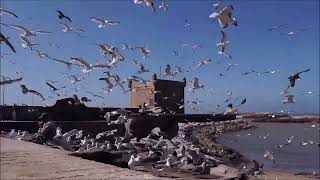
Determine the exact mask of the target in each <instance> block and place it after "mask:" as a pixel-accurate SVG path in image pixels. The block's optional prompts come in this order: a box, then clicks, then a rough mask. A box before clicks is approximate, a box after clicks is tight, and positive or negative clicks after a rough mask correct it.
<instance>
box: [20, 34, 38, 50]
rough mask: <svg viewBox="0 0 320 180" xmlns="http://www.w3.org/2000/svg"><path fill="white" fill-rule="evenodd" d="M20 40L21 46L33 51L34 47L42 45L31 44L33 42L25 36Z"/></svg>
mask: <svg viewBox="0 0 320 180" xmlns="http://www.w3.org/2000/svg"><path fill="white" fill-rule="evenodd" d="M20 39H21V41H22V44H21V46H22V47H23V48H30V49H31V50H32V47H33V46H36V45H40V44H37V43H31V41H30V40H29V39H28V38H26V37H24V36H20Z"/></svg>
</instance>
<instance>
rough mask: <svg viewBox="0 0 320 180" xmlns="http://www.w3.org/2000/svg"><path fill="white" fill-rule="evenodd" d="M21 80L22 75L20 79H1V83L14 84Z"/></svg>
mask: <svg viewBox="0 0 320 180" xmlns="http://www.w3.org/2000/svg"><path fill="white" fill-rule="evenodd" d="M21 80H22V77H21V78H18V79H11V80H4V81H0V85H6V84H12V83H15V82H18V81H21Z"/></svg>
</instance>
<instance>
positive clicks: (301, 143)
mask: <svg viewBox="0 0 320 180" xmlns="http://www.w3.org/2000/svg"><path fill="white" fill-rule="evenodd" d="M300 145H301V146H306V145H308V143H307V142H304V141H301V142H300Z"/></svg>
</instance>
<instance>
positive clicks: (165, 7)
mask: <svg viewBox="0 0 320 180" xmlns="http://www.w3.org/2000/svg"><path fill="white" fill-rule="evenodd" d="M168 8H169V5H168V1H167V0H163V1H162V2H161V5H160V6H159V9H163V10H164V12H168Z"/></svg>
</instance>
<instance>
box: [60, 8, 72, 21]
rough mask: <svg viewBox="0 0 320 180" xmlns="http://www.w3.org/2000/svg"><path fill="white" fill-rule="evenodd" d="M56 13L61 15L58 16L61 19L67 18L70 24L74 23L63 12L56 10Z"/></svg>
mask: <svg viewBox="0 0 320 180" xmlns="http://www.w3.org/2000/svg"><path fill="white" fill-rule="evenodd" d="M56 11H57V12H58V13H59V14H58V17H59V19H63V18H66V19H68V20H69V21H70V22H72V21H71V19H70V18H69V17H68V16H66V15H64V14H63V13H62V12H61V11H59V10H56Z"/></svg>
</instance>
